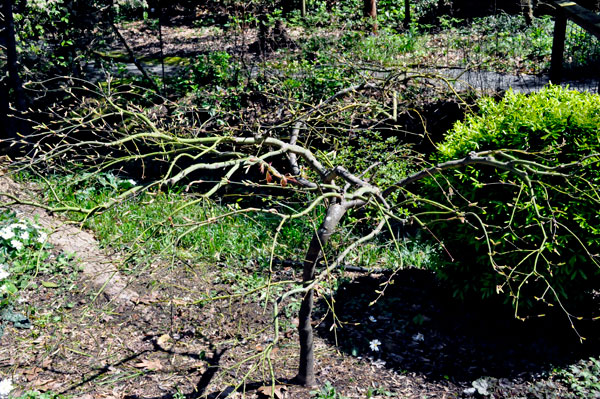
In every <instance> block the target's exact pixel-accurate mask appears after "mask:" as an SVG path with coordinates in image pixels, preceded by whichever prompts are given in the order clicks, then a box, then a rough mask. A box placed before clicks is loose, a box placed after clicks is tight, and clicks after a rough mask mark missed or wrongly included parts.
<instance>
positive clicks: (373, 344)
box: [369, 339, 381, 352]
mask: <svg viewBox="0 0 600 399" xmlns="http://www.w3.org/2000/svg"><path fill="white" fill-rule="evenodd" d="M380 345H381V341H380V340H378V339H374V340H373V341H371V342H369V348H371V350H372V351H373V352H379V346H380Z"/></svg>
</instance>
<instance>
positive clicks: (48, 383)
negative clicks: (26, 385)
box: [32, 379, 63, 392]
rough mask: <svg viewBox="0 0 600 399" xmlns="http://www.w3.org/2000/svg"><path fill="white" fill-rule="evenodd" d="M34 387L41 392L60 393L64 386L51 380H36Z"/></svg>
mask: <svg viewBox="0 0 600 399" xmlns="http://www.w3.org/2000/svg"><path fill="white" fill-rule="evenodd" d="M32 385H33V386H34V387H35V389H37V390H38V391H40V392H46V391H58V390H59V389H60V388H61V387H62V386H63V384H62V383H60V382H58V381H56V380H54V379H49V380H40V379H38V380H35V381H34V382H33V383H32Z"/></svg>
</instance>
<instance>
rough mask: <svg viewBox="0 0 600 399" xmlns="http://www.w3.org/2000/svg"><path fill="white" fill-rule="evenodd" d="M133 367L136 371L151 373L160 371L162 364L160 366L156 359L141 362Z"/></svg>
mask: <svg viewBox="0 0 600 399" xmlns="http://www.w3.org/2000/svg"><path fill="white" fill-rule="evenodd" d="M133 367H136V368H138V369H144V370H153V371H158V370H162V368H163V366H162V364H160V360H158V359H154V360H142V361H141V362H139V363H136V364H134V365H133Z"/></svg>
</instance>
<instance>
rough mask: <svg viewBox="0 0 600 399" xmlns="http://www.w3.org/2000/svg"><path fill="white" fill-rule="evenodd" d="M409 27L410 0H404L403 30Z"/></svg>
mask: <svg viewBox="0 0 600 399" xmlns="http://www.w3.org/2000/svg"><path fill="white" fill-rule="evenodd" d="M409 26H410V0H404V29H408V27H409Z"/></svg>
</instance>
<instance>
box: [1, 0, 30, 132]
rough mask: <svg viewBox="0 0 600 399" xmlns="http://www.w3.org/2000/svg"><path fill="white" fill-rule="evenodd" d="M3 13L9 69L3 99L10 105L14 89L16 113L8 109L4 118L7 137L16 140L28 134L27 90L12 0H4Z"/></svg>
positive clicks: (3, 105)
mask: <svg viewBox="0 0 600 399" xmlns="http://www.w3.org/2000/svg"><path fill="white" fill-rule="evenodd" d="M2 13H3V14H4V36H5V43H6V68H7V70H8V82H7V85H6V94H7V96H6V99H5V100H4V101H2V103H3V104H1V105H2V107H3V108H5V107H6V105H8V101H9V100H8V98H9V97H8V92H9V91H10V90H12V94H13V98H14V102H15V109H16V113H15V115H14V116H13V117H10V116H9V115H8V109H4V110H3V111H6V115H3V119H5V120H6V121H8V124H7V126H6V127H5V129H6V132H5V134H6V138H7V139H8V140H15V139H17V138H18V137H19V136H27V135H28V127H29V126H28V124H27V122H26V121H25V111H26V109H27V101H26V99H25V91H24V90H23V84H22V82H21V77H20V76H19V65H18V59H17V43H16V40H15V25H14V19H13V12H12V1H11V0H3V1H2Z"/></svg>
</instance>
